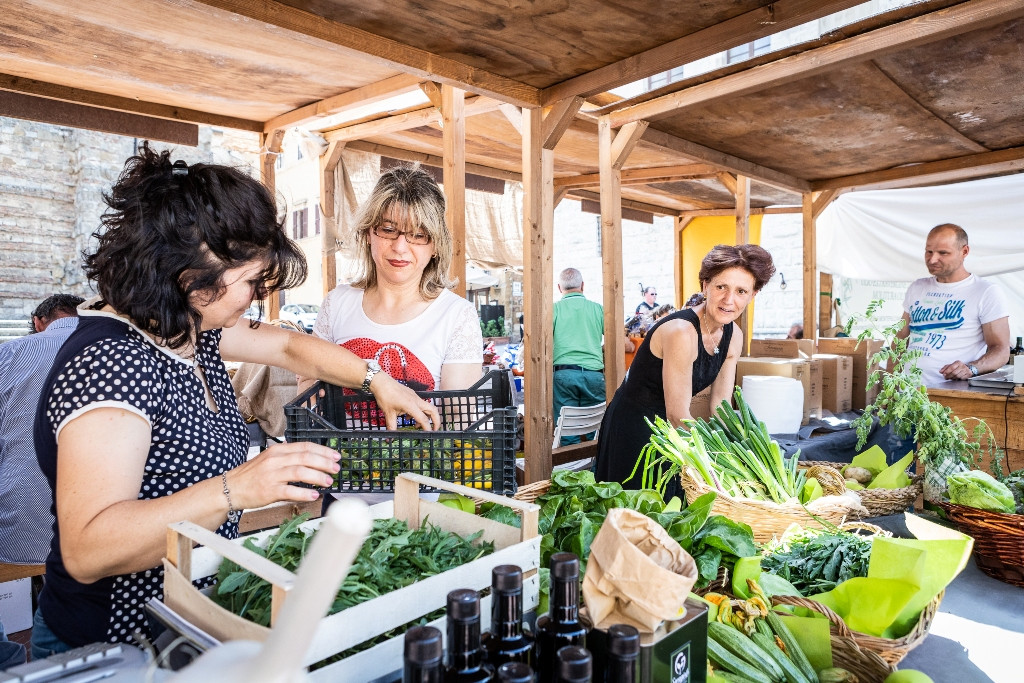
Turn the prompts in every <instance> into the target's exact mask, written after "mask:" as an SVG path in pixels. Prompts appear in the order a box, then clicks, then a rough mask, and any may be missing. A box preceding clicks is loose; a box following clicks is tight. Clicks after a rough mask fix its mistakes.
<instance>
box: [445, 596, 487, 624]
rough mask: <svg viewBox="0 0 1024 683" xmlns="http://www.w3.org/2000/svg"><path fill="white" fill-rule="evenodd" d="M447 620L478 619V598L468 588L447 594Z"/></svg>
mask: <svg viewBox="0 0 1024 683" xmlns="http://www.w3.org/2000/svg"><path fill="white" fill-rule="evenodd" d="M448 618H449V619H455V620H458V621H466V620H468V619H479V618H480V596H479V595H477V594H476V591H474V590H469V589H468V588H460V589H458V590H453V591H452V592H451V593H449V594H448Z"/></svg>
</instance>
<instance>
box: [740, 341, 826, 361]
mask: <svg viewBox="0 0 1024 683" xmlns="http://www.w3.org/2000/svg"><path fill="white" fill-rule="evenodd" d="M815 353H817V349H816V348H815V344H814V340H813V339H751V340H750V356H751V358H810V357H811V356H813V355H814V354H815Z"/></svg>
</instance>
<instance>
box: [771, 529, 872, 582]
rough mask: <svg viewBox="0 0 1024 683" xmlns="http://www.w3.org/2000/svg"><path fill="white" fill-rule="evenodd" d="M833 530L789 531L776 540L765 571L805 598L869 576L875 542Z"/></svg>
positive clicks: (773, 542)
mask: <svg viewBox="0 0 1024 683" xmlns="http://www.w3.org/2000/svg"><path fill="white" fill-rule="evenodd" d="M829 527H830V528H826V529H821V530H819V529H803V528H797V529H794V530H792V531H790V530H787V531H786V533H784V534H783V535H782V538H781V539H772V540H771V542H769V543H768V544H767V545H766V546H765V556H764V557H762V558H761V568H762V569H764V570H765V571H767V572H770V573H772V574H775V575H776V576H781V577H782V578H784V579H786V580H787V581H789V582H790V583H791V584H793V587H794V588H796V589H797V590H798V591H800V594H801V595H815V594H817V593H826V592H828V591H830V590H832V589H833V588H835V587H836V585H837V584H840V583H842V582H843V581H846V580H847V579H852V578H854V577H858V576H867V575H868V562H869V560H870V559H871V541H870V540H869V539H867V538H865V537H863V536H859V535H857V534H852V533H849V532H847V531H840V530H839V529H838V528H837V527H835V526H832V525H829Z"/></svg>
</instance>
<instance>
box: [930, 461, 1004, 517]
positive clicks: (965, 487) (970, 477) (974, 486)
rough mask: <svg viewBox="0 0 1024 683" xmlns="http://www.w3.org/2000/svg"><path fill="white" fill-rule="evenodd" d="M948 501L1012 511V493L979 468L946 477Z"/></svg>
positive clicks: (975, 506)
mask: <svg viewBox="0 0 1024 683" xmlns="http://www.w3.org/2000/svg"><path fill="white" fill-rule="evenodd" d="M946 483H947V485H948V486H949V502H951V503H953V504H955V505H966V506H968V507H972V508H978V509H979V510H991V511H992V512H1014V511H1015V506H1014V501H1013V494H1012V493H1010V489H1008V488H1007V487H1006V486H1005V485H1004V484H1002V483H1001V482H999V481H997V480H996V479H995V478H993V477H992V475H990V474H987V473H985V472H982V471H981V470H970V471H968V472H957V473H956V474H951V475H949V477H948V478H947V479H946Z"/></svg>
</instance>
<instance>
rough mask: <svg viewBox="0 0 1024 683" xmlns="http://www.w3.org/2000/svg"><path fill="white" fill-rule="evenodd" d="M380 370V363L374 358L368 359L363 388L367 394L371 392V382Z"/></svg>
mask: <svg viewBox="0 0 1024 683" xmlns="http://www.w3.org/2000/svg"><path fill="white" fill-rule="evenodd" d="M378 372H380V363H378V362H377V361H375V360H373V359H372V358H371V359H370V360H368V361H366V377H364V378H363V386H362V389H363V391H365V392H366V393H367V394H369V393H370V382H372V381H373V378H374V377H375V376H376V375H377V373H378Z"/></svg>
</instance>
